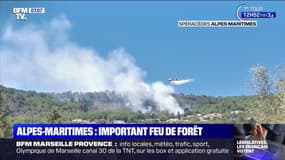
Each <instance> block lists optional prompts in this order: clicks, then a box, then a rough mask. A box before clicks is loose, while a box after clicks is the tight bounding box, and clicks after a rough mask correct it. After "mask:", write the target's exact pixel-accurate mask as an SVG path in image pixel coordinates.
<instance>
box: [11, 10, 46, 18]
mask: <svg viewBox="0 0 285 160" xmlns="http://www.w3.org/2000/svg"><path fill="white" fill-rule="evenodd" d="M12 13H13V14H14V15H15V16H16V19H17V20H19V21H26V20H27V19H28V17H27V15H28V14H43V13H45V8H41V7H32V8H13V9H12Z"/></svg>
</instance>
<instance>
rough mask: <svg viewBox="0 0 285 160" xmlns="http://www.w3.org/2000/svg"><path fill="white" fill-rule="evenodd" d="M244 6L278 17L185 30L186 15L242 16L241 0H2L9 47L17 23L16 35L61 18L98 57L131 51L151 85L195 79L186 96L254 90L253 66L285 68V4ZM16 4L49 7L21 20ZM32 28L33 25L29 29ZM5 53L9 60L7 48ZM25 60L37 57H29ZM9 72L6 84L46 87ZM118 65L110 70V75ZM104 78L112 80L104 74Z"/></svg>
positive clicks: (71, 35) (72, 39) (0, 19)
mask: <svg viewBox="0 0 285 160" xmlns="http://www.w3.org/2000/svg"><path fill="white" fill-rule="evenodd" d="M242 3H245V4H246V5H248V6H262V7H263V8H264V10H265V11H276V12H277V18H275V19H258V27H257V28H178V27H177V21H178V20H237V18H236V15H235V10H236V8H237V6H238V5H240V4H241V2H225V1H220V2H191V1H189V2H95V1H90V2H73V1H72V2H63V1H61V2H21V3H20V2H9V3H8V2H5V3H4V2H0V10H1V15H0V27H1V37H2V40H1V42H2V44H1V45H4V44H5V45H6V43H7V42H5V41H6V40H3V37H5V35H6V36H7V28H9V27H12V28H13V31H12V33H19V32H21V33H22V32H25V31H27V30H28V31H30V32H31V33H29V35H31V36H32V35H33V32H32V29H31V28H33V27H30V28H29V29H27V26H29V25H33V26H36V28H37V32H35V34H39V33H40V31H41V28H45V26H48V25H52V22H53V21H54V19H58V20H59V21H61V20H62V23H64V22H65V21H66V23H65V24H63V29H64V30H65V31H64V35H63V36H67V37H64V38H66V39H64V41H68V44H76V46H78V47H77V48H79V47H80V48H88V49H91V50H92V51H90V54H96V56H97V57H99V58H100V59H102V61H103V62H104V63H107V64H108V65H110V63H109V61H112V58H110V57H109V55H110V53H111V52H112V53H113V52H114V50H115V51H116V50H118V49H119V50H120V49H123V50H124V51H123V52H125V53H124V54H126V55H127V56H126V57H127V59H128V60H130V65H133V66H135V68H138V70H140V71H138V73H139V75H136V78H138V79H139V80H140V81H142V82H144V83H146V84H151V83H153V82H156V81H162V82H163V83H165V84H167V83H168V82H167V79H168V78H169V77H171V76H175V77H177V78H193V79H195V81H194V82H193V83H189V84H186V85H183V86H177V87H174V89H175V91H176V92H178V93H179V92H183V93H185V94H191V93H192V94H206V95H214V96H230V95H243V94H251V93H252V92H250V91H248V90H247V89H246V88H245V84H246V82H247V81H248V80H249V79H250V75H249V72H248V71H249V68H250V67H251V66H253V65H255V64H263V65H265V66H266V67H268V68H270V69H272V68H274V66H275V65H283V66H284V65H285V30H284V26H285V21H284V20H285V5H284V4H283V2H242ZM13 7H45V8H46V14H41V15H39V14H34V15H28V16H29V17H28V20H27V21H25V22H19V21H16V20H15V15H13V14H12V13H11V9H12V8H13ZM60 17H61V18H60ZM62 17H64V18H62ZM59 23H60V22H59ZM65 25H68V26H65ZM59 26H61V25H59ZM64 26H65V27H64ZM25 27H26V30H25V29H23V28H25ZM43 30H44V29H43ZM47 30H48V31H47ZM50 32H52V31H51V30H50V29H46V30H45V33H46V34H49V33H50ZM60 33H62V31H60ZM23 34H24V33H23ZM24 36H27V33H25V34H24ZM48 36H49V35H47V37H48ZM54 36H55V37H56V35H54ZM18 38H19V37H18ZM4 39H5V38H4ZM3 41H4V42H5V43H4V42H3ZM48 41H53V40H48ZM13 43H14V42H13ZM27 43H29V39H27ZM49 43H50V42H49ZM8 47H9V46H8ZM8 47H3V46H2V47H1V48H2V49H3V48H6V49H7V48H8ZM13 47H14V48H15V45H14V46H13ZM12 51H15V50H12ZM80 51H81V50H80ZM1 52H2V53H1V57H2V56H3V53H4V51H3V50H1ZM88 53H89V52H88ZM17 54H21V53H17ZM74 54H76V53H74ZM25 58H26V60H27V61H29V56H26V57H25ZM73 58H74V59H76V56H74V57H73ZM93 58H94V57H93ZM95 58H96V57H95ZM2 60H3V59H2V58H1V61H2ZM57 60H58V61H59V62H60V61H62V59H57ZM81 62H83V63H84V62H86V61H85V60H82V61H81ZM1 63H2V64H3V63H4V62H3V61H2V62H1ZM6 63H7V62H6ZM9 63H13V62H12V61H11V62H9ZM112 64H113V63H112ZM26 65H34V63H31V64H26ZM92 65H94V64H92ZM117 65H118V64H117ZM12 66H13V65H12ZM96 66H97V64H96V65H95V67H96ZM33 67H35V66H30V68H29V69H31V68H33ZM65 67H66V66H65ZM118 67H122V70H124V66H121V65H120V64H119V65H118ZM61 68H62V67H61ZM101 68H104V67H101ZM110 68H112V67H110ZM4 70H5V71H4ZM9 70H11V69H10V68H5V66H3V65H2V66H1V69H0V72H1V77H0V78H1V84H6V85H9V86H12V87H13V85H14V84H15V86H14V87H19V88H23V89H34V90H44V89H46V88H41V85H40V82H39V83H38V84H36V83H34V81H32V80H31V82H33V83H29V80H25V83H21V84H19V83H20V82H18V81H20V80H21V78H19V77H18V79H17V78H15V79H13V76H10V77H8V76H6V75H5V74H8V73H7V72H10V71H9ZM110 70H112V69H110ZM110 70H108V69H106V72H108V71H110ZM44 71H45V70H40V71H37V72H41V73H37V76H41V75H42V74H45V73H44ZM84 71H88V70H84ZM112 71H113V70H112ZM75 72H76V71H75ZM79 72H80V71H79ZM118 72H119V71H118ZM135 72H136V73H137V71H135ZM33 73H34V72H31V74H33ZM87 73H88V72H87ZM92 73H97V72H95V71H94V72H92ZM100 73H101V72H100ZM114 73H117V72H116V71H114ZM131 73H133V72H132V71H131ZM74 74H76V73H74ZM7 77H8V78H7ZM106 77H107V78H108V77H109V78H112V76H111V77H110V76H109V75H108V76H105V78H106ZM56 78H58V77H56ZM87 78H88V76H87ZM92 78H94V77H92ZM99 81H100V80H99ZM102 81H106V80H105V79H104V78H103V79H102ZM90 83H93V82H90ZM94 83H95V82H94ZM96 83H97V82H96ZM110 83H115V82H110ZM50 84H51V85H52V84H53V83H50ZM98 84H100V85H101V84H103V82H102V83H101V82H98ZM23 85H26V86H23ZM57 85H58V84H57ZM57 85H53V86H51V88H52V87H56V86H57ZM94 85H95V84H94ZM104 85H105V82H104ZM106 86H107V87H105V88H108V87H109V85H106ZM80 87H82V86H80ZM96 87H97V88H98V86H96V85H95V88H96ZM112 87H114V86H112ZM112 87H111V88H112ZM116 87H117V86H116ZM67 88H68V85H67ZM75 88H76V87H75ZM103 88H104V87H103ZM64 89H66V88H64ZM71 89H72V88H71Z"/></svg>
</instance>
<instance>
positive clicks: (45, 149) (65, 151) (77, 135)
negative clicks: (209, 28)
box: [1, 124, 234, 160]
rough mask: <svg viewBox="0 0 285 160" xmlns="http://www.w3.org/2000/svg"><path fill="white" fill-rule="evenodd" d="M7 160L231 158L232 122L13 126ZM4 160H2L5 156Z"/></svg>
mask: <svg viewBox="0 0 285 160" xmlns="http://www.w3.org/2000/svg"><path fill="white" fill-rule="evenodd" d="M13 135H14V136H13V139H10V140H6V143H4V142H3V141H2V142H1V143H2V144H1V146H2V148H1V153H9V154H6V157H4V159H17V160H24V159H30V160H33V159H35V160H39V159H79V158H80V159H96V160H99V159H110V160H111V159H124V160H125V159H134V158H135V159H137V160H139V159H150V160H154V159H189V158H190V159H209V160H210V159H213V158H214V159H232V157H233V154H234V151H233V148H234V146H233V144H234V143H233V137H234V132H233V125H232V124H14V128H13ZM2 159H3V158H2Z"/></svg>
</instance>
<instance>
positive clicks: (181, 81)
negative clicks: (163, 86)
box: [168, 77, 193, 85]
mask: <svg viewBox="0 0 285 160" xmlns="http://www.w3.org/2000/svg"><path fill="white" fill-rule="evenodd" d="M168 81H169V82H170V84H172V85H182V84H186V83H189V82H193V79H178V78H173V77H171V78H169V79H168Z"/></svg>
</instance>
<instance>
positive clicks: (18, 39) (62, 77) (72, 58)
mask: <svg viewBox="0 0 285 160" xmlns="http://www.w3.org/2000/svg"><path fill="white" fill-rule="evenodd" d="M71 26H72V24H71V23H70V21H69V20H68V19H67V18H65V16H61V17H58V18H55V19H53V20H51V21H50V22H48V23H46V24H45V25H35V24H34V25H26V26H24V27H20V28H15V27H14V26H12V25H8V26H7V27H6V29H5V31H4V32H3V34H2V35H1V44H2V45H1V48H0V56H1V63H0V67H1V68H0V73H1V75H0V80H1V84H3V85H6V86H9V87H15V88H20V89H26V90H36V91H41V92H63V91H69V90H71V91H78V92H94V91H105V90H113V91H115V92H117V93H119V94H124V95H125V96H127V98H128V99H129V101H130V103H131V104H132V105H131V106H132V109H134V110H144V108H143V107H142V104H143V102H144V100H146V99H150V100H152V101H154V103H155V104H156V105H157V107H158V109H159V110H160V111H169V112H172V113H178V112H180V113H183V110H182V109H181V108H180V106H179V105H178V103H177V102H176V100H175V99H174V98H173V97H172V96H171V93H174V89H173V87H171V86H169V85H165V84H164V83H162V82H154V83H151V84H148V83H146V82H145V81H144V77H145V72H144V71H143V70H142V69H141V68H139V67H138V66H137V65H136V62H135V59H134V58H133V57H131V56H130V55H129V54H128V53H127V52H126V51H125V50H124V49H122V48H121V49H116V50H113V51H112V52H111V53H110V54H109V55H108V56H107V57H102V56H100V54H99V53H97V52H96V51H95V50H94V49H91V48H85V47H81V46H79V45H77V44H76V43H75V42H72V41H71V40H70V39H69V37H68V31H69V30H70V28H71Z"/></svg>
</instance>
